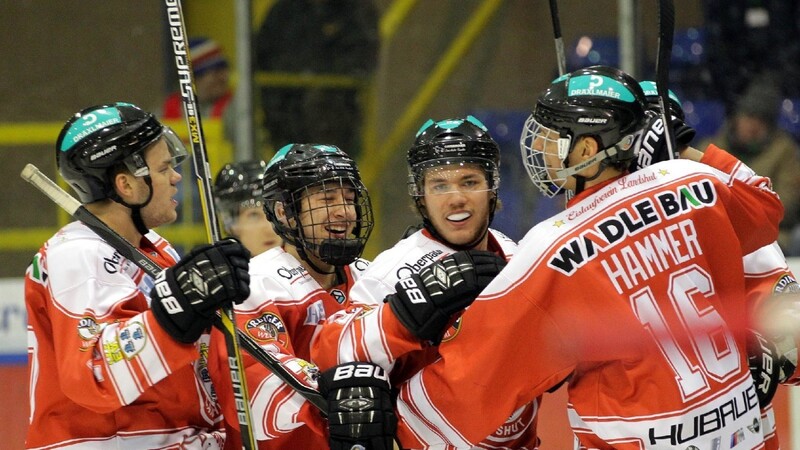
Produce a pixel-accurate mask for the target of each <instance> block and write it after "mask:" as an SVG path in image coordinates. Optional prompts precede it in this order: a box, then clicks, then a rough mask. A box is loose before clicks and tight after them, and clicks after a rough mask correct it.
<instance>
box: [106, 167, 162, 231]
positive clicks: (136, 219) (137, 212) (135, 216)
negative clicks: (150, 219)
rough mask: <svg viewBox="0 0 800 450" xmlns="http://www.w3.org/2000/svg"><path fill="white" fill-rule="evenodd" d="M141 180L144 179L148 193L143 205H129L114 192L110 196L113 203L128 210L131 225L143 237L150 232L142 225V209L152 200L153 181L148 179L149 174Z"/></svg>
mask: <svg viewBox="0 0 800 450" xmlns="http://www.w3.org/2000/svg"><path fill="white" fill-rule="evenodd" d="M142 178H144V182H145V184H147V189H148V191H149V193H148V194H147V200H145V201H144V203H141V204H139V205H131V204H130V203H128V202H126V201H125V200H123V199H122V197H120V196H119V194H117V192H116V191H115V192H114V193H113V194H112V195H111V200H114V201H115V202H117V203H119V204H120V205H122V206H125V207H127V208H130V210H131V219H132V220H133V225H134V226H135V227H136V231H138V232H139V233H140V234H141V235H142V236H144V235H145V234H147V233H149V232H150V229H149V228H147V225H145V224H144V219H142V208H144V207H145V206H147V205H148V204H149V203H150V201H151V200H152V199H153V180H152V179H151V178H150V174H147V175H144V176H143V177H142Z"/></svg>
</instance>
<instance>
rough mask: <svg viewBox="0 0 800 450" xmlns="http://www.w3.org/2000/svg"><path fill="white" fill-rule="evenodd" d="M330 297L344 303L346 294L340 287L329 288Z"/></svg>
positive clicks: (341, 303)
mask: <svg viewBox="0 0 800 450" xmlns="http://www.w3.org/2000/svg"><path fill="white" fill-rule="evenodd" d="M331 297H333V299H334V300H336V303H338V304H340V305H344V302H345V301H346V300H347V295H345V293H344V292H342V291H341V289H331Z"/></svg>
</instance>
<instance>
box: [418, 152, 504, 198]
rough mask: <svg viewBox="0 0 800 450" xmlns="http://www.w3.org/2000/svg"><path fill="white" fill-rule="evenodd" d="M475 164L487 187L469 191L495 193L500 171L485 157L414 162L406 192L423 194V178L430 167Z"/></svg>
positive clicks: (420, 195) (453, 166)
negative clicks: (481, 171)
mask: <svg viewBox="0 0 800 450" xmlns="http://www.w3.org/2000/svg"><path fill="white" fill-rule="evenodd" d="M475 165H478V166H480V167H481V168H482V169H483V171H484V173H485V175H486V181H487V183H488V184H489V189H482V190H479V191H470V192H485V191H491V192H495V193H497V189H498V188H499V187H500V171H499V170H498V168H497V164H495V163H494V162H493V161H490V160H488V159H485V158H461V159H434V160H431V161H426V162H423V163H419V164H415V165H414V166H413V167H411V168H410V169H409V171H408V194H409V195H410V196H412V197H415V198H417V197H424V196H425V187H424V186H423V183H424V180H425V173H426V172H427V171H428V170H430V169H436V168H455V167H466V166H475Z"/></svg>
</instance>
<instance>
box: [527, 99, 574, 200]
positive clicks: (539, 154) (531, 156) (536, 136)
mask: <svg viewBox="0 0 800 450" xmlns="http://www.w3.org/2000/svg"><path fill="white" fill-rule="evenodd" d="M571 146H572V137H570V136H561V135H560V134H559V133H558V132H557V131H555V130H553V129H550V128H547V127H546V126H544V125H542V124H540V123H539V122H537V121H536V119H534V118H533V115H532V114H531V115H530V116H528V119H527V120H526V121H525V126H524V128H523V131H522V137H521V138H520V141H519V148H520V151H521V152H522V163H523V164H524V165H525V170H526V171H527V172H528V176H529V177H530V179H531V182H533V185H534V186H536V187H537V188H538V189H539V190H540V191H541V192H542V194H544V195H545V196H546V197H555V196H556V195H558V194H561V193H563V192H564V184H565V183H566V182H567V177H568V176H569V175H568V174H566V173H565V171H564V169H565V168H566V166H565V165H564V162H565V161H566V159H567V156H569V150H570V148H571ZM537 147H538V148H537ZM553 148H555V149H556V152H557V153H556V156H557V157H558V160H559V161H560V164H559V167H550V168H549V169H550V170H556V173H557V174H558V175H557V177H551V176H550V173H549V171H548V166H547V160H546V159H545V153H546V152H547V150H548V149H553ZM550 151H551V152H552V150H550Z"/></svg>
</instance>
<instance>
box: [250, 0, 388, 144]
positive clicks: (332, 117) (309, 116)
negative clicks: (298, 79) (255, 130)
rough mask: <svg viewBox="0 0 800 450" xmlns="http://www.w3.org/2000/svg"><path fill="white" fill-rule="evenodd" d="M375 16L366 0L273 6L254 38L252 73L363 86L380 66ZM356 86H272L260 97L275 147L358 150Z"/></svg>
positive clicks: (299, 0) (298, 0)
mask: <svg viewBox="0 0 800 450" xmlns="http://www.w3.org/2000/svg"><path fill="white" fill-rule="evenodd" d="M378 46H379V41H378V13H377V10H376V8H375V5H374V4H373V2H372V1H371V0H339V1H329V0H278V1H277V2H276V3H275V5H274V6H273V7H272V9H271V10H270V11H269V13H268V14H267V16H266V18H265V19H264V22H263V24H262V25H261V28H260V29H259V30H258V33H257V34H256V36H255V48H256V50H255V51H256V58H255V59H256V68H257V69H258V70H261V71H270V72H282V73H289V74H294V75H300V74H315V75H340V76H341V75H345V76H351V77H355V78H361V79H364V80H366V79H367V78H368V77H369V76H370V75H371V74H372V72H373V71H374V70H375V67H376V65H377V57H378ZM358 93H359V86H345V87H324V86H269V87H265V88H262V90H261V105H262V107H263V110H264V126H265V128H266V130H267V132H268V133H269V135H270V140H271V141H272V143H273V146H275V147H279V146H282V145H284V144H286V143H288V142H327V143H330V144H333V145H336V146H338V147H340V148H346V149H348V152H349V153H350V154H351V156H353V157H354V158H355V157H357V154H358V152H359V151H360V148H361V141H360V128H361V127H360V124H361V121H362V113H361V106H360V104H359V101H360V99H359V95H358Z"/></svg>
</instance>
